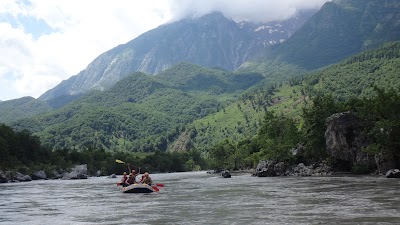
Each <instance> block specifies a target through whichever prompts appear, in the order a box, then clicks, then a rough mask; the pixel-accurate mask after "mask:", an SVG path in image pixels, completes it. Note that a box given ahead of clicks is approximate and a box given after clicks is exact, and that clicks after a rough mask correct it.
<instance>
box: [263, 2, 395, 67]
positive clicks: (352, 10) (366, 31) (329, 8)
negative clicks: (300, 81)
mask: <svg viewBox="0 0 400 225" xmlns="http://www.w3.org/2000/svg"><path fill="white" fill-rule="evenodd" d="M395 40H400V1H398V0H334V1H332V2H327V3H326V4H325V5H324V6H323V7H322V8H321V10H320V11H318V12H317V13H316V14H315V15H314V16H313V17H311V19H310V20H309V21H307V22H306V23H305V24H304V26H303V27H302V28H301V29H299V30H298V31H297V32H296V33H295V34H294V35H293V36H292V37H291V38H290V39H288V40H287V41H286V42H284V43H283V44H282V45H280V46H276V48H275V49H274V50H273V51H269V52H268V53H267V55H269V57H270V58H272V59H277V60H280V61H283V62H286V63H288V64H294V65H297V66H300V67H302V68H304V69H308V70H310V69H317V68H320V67H323V66H326V65H329V64H332V63H336V62H338V61H340V60H342V59H344V58H346V57H348V56H350V55H352V54H355V53H358V52H360V51H362V50H366V49H371V48H375V47H377V46H379V45H381V44H383V43H385V42H387V41H395Z"/></svg>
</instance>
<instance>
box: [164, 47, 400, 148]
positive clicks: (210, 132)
mask: <svg viewBox="0 0 400 225" xmlns="http://www.w3.org/2000/svg"><path fill="white" fill-rule="evenodd" d="M399 74H400V42H391V43H386V44H385V45H383V46H382V47H379V48H376V49H374V50H368V51H364V52H362V53H359V54H357V55H355V56H352V57H349V58H347V59H345V60H343V61H342V62H340V63H338V64H334V65H331V66H329V67H327V68H325V69H322V70H320V71H317V72H313V73H310V74H306V75H305V80H304V81H303V82H301V80H298V81H297V82H294V83H293V85H283V86H276V87H274V86H269V87H264V89H260V90H259V91H256V92H250V93H246V94H244V95H243V96H242V97H241V98H240V99H239V100H237V101H234V102H232V103H231V104H229V105H228V106H226V107H225V108H223V109H222V110H220V111H218V112H217V113H214V114H210V115H208V116H206V117H204V118H201V119H197V120H195V121H194V122H193V123H191V124H188V126H187V128H186V130H185V131H184V132H182V133H181V135H180V136H179V137H178V138H177V139H176V142H179V143H180V144H179V145H178V144H172V145H171V146H170V150H171V151H175V150H180V151H181V150H183V149H185V147H182V146H185V145H182V143H190V144H187V145H186V147H187V148H192V147H195V148H197V149H201V150H207V149H210V148H212V146H213V145H215V144H217V143H218V142H220V141H222V140H224V139H230V140H233V141H235V142H239V141H241V140H245V139H251V138H252V137H253V136H254V135H256V133H257V130H258V128H259V126H260V124H261V121H262V120H263V118H264V115H265V112H266V111H267V110H268V111H274V112H276V114H277V115H279V114H284V115H288V116H290V117H293V118H295V119H296V120H297V119H298V118H299V117H300V114H301V108H302V107H303V106H304V104H305V103H306V102H307V101H308V99H309V97H310V96H316V95H327V94H331V95H332V96H333V97H334V98H335V99H337V100H341V101H344V100H349V99H350V98H352V97H356V98H359V97H371V95H372V93H374V92H373V88H374V87H375V86H376V87H379V88H381V89H383V90H389V89H393V90H395V91H396V92H398V93H399V92H400V76H399ZM299 123H300V124H301V122H300V121H299Z"/></svg>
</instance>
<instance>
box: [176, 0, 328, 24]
mask: <svg viewBox="0 0 400 225" xmlns="http://www.w3.org/2000/svg"><path fill="white" fill-rule="evenodd" d="M327 1H328V0H279V1H277V0H235V1H232V0H201V1H198V0H171V11H172V13H171V14H172V15H174V19H175V20H178V19H181V18H182V17H186V16H193V17H198V16H202V15H205V14H207V13H209V12H213V11H219V12H222V13H223V14H224V15H225V16H226V17H228V18H232V19H233V20H235V21H237V22H240V21H243V20H246V21H253V22H268V21H273V20H283V19H287V18H290V17H291V16H293V15H294V14H295V13H296V12H298V11H299V10H304V9H317V8H320V7H321V6H322V5H323V4H324V3H325V2H327Z"/></svg>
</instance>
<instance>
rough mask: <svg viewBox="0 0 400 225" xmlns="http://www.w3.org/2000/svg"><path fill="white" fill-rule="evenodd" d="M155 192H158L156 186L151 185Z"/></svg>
mask: <svg viewBox="0 0 400 225" xmlns="http://www.w3.org/2000/svg"><path fill="white" fill-rule="evenodd" d="M151 187H152V188H153V189H154V190H155V191H157V192H158V191H160V189H158V187H157V186H155V185H153V186H151Z"/></svg>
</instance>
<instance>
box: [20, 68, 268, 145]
mask: <svg viewBox="0 0 400 225" xmlns="http://www.w3.org/2000/svg"><path fill="white" fill-rule="evenodd" d="M204 79H205V80H211V81H212V82H206V83H205V82H203V81H204ZM262 79H263V76H261V75H258V74H235V73H232V72H227V71H224V70H220V69H208V68H203V67H200V66H196V65H193V64H188V63H181V64H178V65H176V66H173V67H171V68H170V69H168V70H166V71H165V72H163V73H160V74H158V75H155V76H149V75H148V74H143V73H139V72H136V73H134V74H131V75H129V76H127V77H125V78H124V79H122V80H121V81H120V82H118V83H117V84H116V85H114V86H113V87H112V88H110V89H108V90H106V91H92V92H90V93H88V94H86V95H84V96H82V97H81V98H80V99H78V100H76V101H74V102H72V103H70V104H68V105H66V106H65V107H63V108H60V109H58V110H55V111H54V112H52V113H50V114H46V115H43V116H36V117H33V118H32V119H31V120H23V121H19V122H15V123H14V124H13V126H14V127H16V128H18V129H24V128H29V129H30V130H32V131H34V132H35V134H36V135H38V136H39V137H40V138H41V140H42V141H43V143H45V144H47V145H49V146H53V147H54V148H77V149H82V148H83V147H85V146H95V147H96V148H103V149H107V150H129V151H155V150H157V149H158V150H166V149H167V146H168V144H169V143H170V142H171V140H172V139H173V138H174V137H175V136H176V135H177V134H178V133H179V131H180V129H181V128H182V127H183V126H185V125H186V124H187V123H190V122H192V121H193V120H195V119H197V118H202V117H204V116H206V115H208V114H210V113H214V112H217V111H218V110H220V109H221V108H222V106H223V104H224V103H225V101H226V100H229V99H234V98H235V97H234V96H235V95H237V94H238V93H240V92H242V91H243V90H245V89H247V88H248V87H250V86H252V85H254V84H255V83H257V82H260V81H261V80H262Z"/></svg>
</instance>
